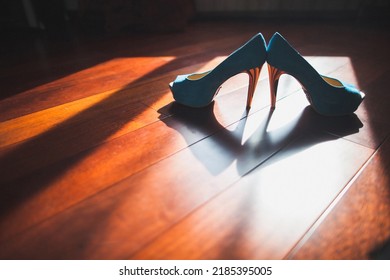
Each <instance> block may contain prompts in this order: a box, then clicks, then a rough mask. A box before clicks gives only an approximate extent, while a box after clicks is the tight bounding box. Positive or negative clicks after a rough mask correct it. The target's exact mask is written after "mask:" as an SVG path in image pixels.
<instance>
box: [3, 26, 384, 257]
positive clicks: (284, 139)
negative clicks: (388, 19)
mask: <svg viewBox="0 0 390 280" xmlns="http://www.w3.org/2000/svg"><path fill="white" fill-rule="evenodd" d="M275 31H278V32H280V33H281V34H282V35H284V37H285V38H286V39H287V40H289V41H290V43H291V44H292V45H293V46H294V47H295V48H296V49H297V50H298V51H299V52H300V53H301V54H302V55H303V56H304V57H305V58H306V59H307V60H308V61H309V62H310V63H311V64H312V65H313V66H314V67H315V68H316V69H317V70H318V71H319V72H320V73H321V74H325V75H328V76H332V77H336V78H339V79H341V80H344V81H346V82H349V83H354V84H357V85H358V86H359V87H360V88H361V89H362V90H363V91H364V92H365V93H366V99H365V100H364V102H363V103H362V105H361V106H360V108H359V109H358V110H357V111H356V114H354V115H350V116H345V117H322V116H319V115H318V114H316V113H315V112H314V111H313V110H312V109H311V108H310V106H309V103H308V102H307V100H306V98H305V95H304V93H303V91H302V89H301V87H300V85H299V83H297V81H296V80H295V79H294V78H292V77H289V76H287V75H284V76H282V78H281V80H280V82H279V89H278V99H277V103H276V109H275V110H274V111H270V96H269V85H268V78H267V75H268V73H267V67H263V70H262V72H261V75H260V79H259V83H258V86H257V89H256V92H255V96H254V99H253V103H252V108H251V110H250V111H249V112H247V111H246V110H245V105H246V91H247V86H248V76H247V75H246V74H244V73H243V74H239V75H237V76H235V77H233V78H231V79H230V80H228V81H226V83H225V84H224V85H223V87H222V89H221V91H220V92H219V94H218V96H217V98H216V99H215V102H213V103H212V104H211V105H210V106H209V107H207V108H203V109H189V108H186V107H183V106H180V105H178V104H176V103H175V102H174V101H173V98H172V95H171V93H170V91H169V87H168V83H169V82H171V81H172V80H174V78H175V77H176V75H178V74H183V73H192V72H196V71H203V70H208V69H211V68H213V67H214V66H215V65H217V64H218V63H219V62H220V61H222V60H223V59H224V58H225V57H226V56H227V55H229V53H230V52H232V51H233V50H235V49H236V48H237V47H239V46H240V45H241V44H242V43H244V42H245V41H247V40H248V39H249V38H251V37H252V36H253V35H254V34H255V33H257V32H262V33H263V35H264V37H265V38H266V40H269V38H270V37H271V36H272V34H273V33H274V32H275ZM389 43H390V34H389V32H388V31H386V28H380V27H376V26H365V25H364V24H363V23H359V22H356V23H348V24H344V23H335V22H333V23H329V22H326V23H324V22H323V23H315V22H310V23H304V22H302V23H285V24H284V23H264V22H196V23H192V24H191V25H190V26H189V27H188V29H187V31H185V32H182V33H168V34H117V35H113V36H107V37H104V38H89V39H83V40H82V39H74V40H70V41H66V42H46V41H45V40H41V39H38V38H30V39H29V41H28V43H25V44H22V43H20V44H19V43H18V44H16V45H14V46H13V47H12V48H11V47H8V48H7V47H5V48H4V51H3V55H2V59H1V61H0V65H1V71H0V85H1V90H0V92H1V100H0V172H1V176H0V185H1V188H0V258H1V259H259V258H262V259H284V258H287V259H366V258H384V257H385V258H386V256H387V258H388V257H389V256H388V254H389V249H388V248H389V242H390V241H389V240H390V139H389V133H390V125H389V116H390V113H389V112H390V93H389V88H390V87H389V82H390V80H389V77H390V76H389V75H390V65H389V58H390V52H389V51H388V46H389Z"/></svg>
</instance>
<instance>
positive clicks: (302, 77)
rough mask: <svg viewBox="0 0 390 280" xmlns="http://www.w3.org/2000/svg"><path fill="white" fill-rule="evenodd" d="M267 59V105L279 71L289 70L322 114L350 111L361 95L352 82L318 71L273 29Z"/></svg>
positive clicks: (314, 107)
mask: <svg viewBox="0 0 390 280" xmlns="http://www.w3.org/2000/svg"><path fill="white" fill-rule="evenodd" d="M267 63H268V65H269V66H268V67H269V76H270V77H269V79H270V88H271V106H274V105H275V100H276V91H277V87H278V81H279V78H280V76H281V75H282V74H289V75H291V76H293V77H294V78H296V79H297V80H298V82H299V83H300V84H301V85H302V88H303V90H304V92H305V93H306V96H307V99H308V101H309V102H310V104H311V106H312V107H313V109H314V110H315V111H317V112H318V113H319V114H322V115H326V116H337V115H346V114H351V113H353V112H354V111H355V110H356V109H357V108H358V107H359V105H360V104H361V102H362V101H363V99H364V93H363V92H361V91H360V90H358V89H357V88H356V87H355V86H352V85H347V84H344V83H343V82H341V81H339V80H337V79H334V78H331V77H326V76H323V75H320V74H319V73H318V72H317V71H316V70H315V69H314V68H313V67H312V66H311V65H310V64H309V63H308V62H307V61H306V60H305V59H304V58H303V57H302V56H301V55H300V54H299V53H298V52H297V51H296V50H295V49H294V48H293V47H292V46H291V45H290V44H289V43H288V42H287V41H286V39H284V38H283V37H282V35H280V34H279V33H275V34H274V35H273V36H272V38H271V40H270V42H269V44H268V48H267Z"/></svg>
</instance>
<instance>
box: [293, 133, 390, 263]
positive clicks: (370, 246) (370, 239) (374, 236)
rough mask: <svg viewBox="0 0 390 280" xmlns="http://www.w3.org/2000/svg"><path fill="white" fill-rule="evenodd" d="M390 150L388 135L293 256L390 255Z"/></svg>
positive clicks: (388, 256) (345, 256)
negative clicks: (389, 155)
mask: <svg viewBox="0 0 390 280" xmlns="http://www.w3.org/2000/svg"><path fill="white" fill-rule="evenodd" d="M389 153H390V141H389V139H387V141H385V142H384V143H383V145H382V146H381V147H380V148H379V150H378V151H377V153H375V155H374V156H373V157H372V159H371V160H370V161H369V163H368V165H367V167H366V168H365V169H364V170H363V171H362V172H361V173H360V174H359V176H358V177H357V178H356V180H354V182H353V183H352V184H351V186H349V188H348V189H347V190H346V193H345V195H343V196H342V197H341V198H340V201H338V203H337V204H335V205H334V207H333V208H331V209H330V211H329V213H326V215H324V217H322V218H321V219H320V220H319V222H317V224H316V225H315V226H314V227H313V229H312V230H311V231H310V232H309V233H308V234H307V236H305V237H304V238H303V239H302V240H301V242H300V243H299V244H298V245H297V246H296V248H294V250H293V251H292V252H291V253H290V254H289V256H288V257H289V258H291V259H387V260H388V259H389V258H390V249H389V240H390V203H389V199H390V188H389V186H390V182H389V177H388V174H389V171H390V170H389V169H390V161H389V157H388V156H387V155H388V154H389ZM367 213H372V214H370V215H367Z"/></svg>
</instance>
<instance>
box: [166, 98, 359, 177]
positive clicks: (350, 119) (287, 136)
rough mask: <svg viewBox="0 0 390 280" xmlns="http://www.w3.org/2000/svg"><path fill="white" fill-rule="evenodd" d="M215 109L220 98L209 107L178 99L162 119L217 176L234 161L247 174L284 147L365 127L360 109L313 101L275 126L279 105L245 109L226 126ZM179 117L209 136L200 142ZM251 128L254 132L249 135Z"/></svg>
mask: <svg viewBox="0 0 390 280" xmlns="http://www.w3.org/2000/svg"><path fill="white" fill-rule="evenodd" d="M214 110H215V102H212V103H211V104H210V105H209V106H207V107H204V108H189V107H186V106H182V105H180V104H178V103H176V102H172V103H171V104H168V105H167V106H165V107H163V108H161V109H160V110H159V112H164V113H166V112H168V113H169V114H171V115H172V117H171V118H164V117H162V118H161V120H162V121H163V122H164V123H165V124H166V125H167V126H169V127H170V128H172V129H176V130H177V131H178V132H179V133H181V134H182V136H183V138H184V139H185V140H186V142H187V144H188V147H189V149H190V150H191V152H192V153H193V154H194V155H195V157H196V158H197V159H198V160H199V161H200V162H201V163H202V164H203V165H204V166H205V167H206V168H207V170H208V171H209V172H210V173H211V174H213V175H214V176H217V175H218V174H220V173H222V172H223V171H225V170H226V169H227V168H228V167H229V166H230V165H231V164H233V163H235V164H236V168H237V172H238V174H239V176H245V175H246V174H247V173H249V172H250V171H251V170H253V169H255V168H257V167H258V166H260V165H261V164H262V163H264V162H265V161H267V160H268V159H269V158H271V157H272V156H273V155H275V154H276V153H278V152H279V151H280V150H282V149H287V152H288V153H287V154H288V155H293V154H294V152H299V151H301V150H303V149H306V148H309V147H311V146H313V145H316V144H318V143H321V142H325V141H332V140H335V139H337V138H341V137H345V136H347V135H350V134H354V133H357V132H358V131H359V129H360V128H362V127H363V123H362V122H361V121H360V120H359V118H358V117H357V116H356V115H355V114H352V115H348V116H341V117H324V116H321V115H319V114H317V113H316V112H314V111H313V110H312V108H311V107H310V106H307V107H305V109H304V110H303V111H302V112H301V113H300V114H298V115H295V116H294V118H293V119H291V120H290V121H289V122H288V124H285V125H284V126H282V127H279V128H276V129H272V130H269V128H270V127H269V125H270V123H271V122H272V120H273V115H274V111H273V110H267V109H263V110H260V111H258V112H255V113H253V114H251V115H248V113H247V112H246V111H244V112H243V114H242V117H241V118H240V119H239V120H238V121H237V122H235V123H233V124H231V125H228V126H226V127H225V126H223V125H222V124H221V123H219V121H218V120H217V117H216V115H215V114H214ZM162 116H163V115H162ZM164 116H165V115H164ZM175 122H180V123H181V124H184V126H185V127H186V131H188V130H190V131H192V132H194V133H195V132H196V133H199V134H201V135H205V137H204V138H202V139H199V140H198V141H195V142H194V138H193V137H192V136H191V135H189V134H188V133H186V132H183V130H182V129H181V128H180V126H178V125H177V124H175ZM254 126H256V127H255V128H254ZM248 131H249V134H250V136H247V134H248ZM310 133H311V134H316V137H306V138H305V139H301V140H300V141H299V142H298V143H296V144H295V145H293V146H294V147H291V145H290V146H289V144H290V143H291V142H293V141H295V140H296V139H298V138H300V137H303V135H308V134H310Z"/></svg>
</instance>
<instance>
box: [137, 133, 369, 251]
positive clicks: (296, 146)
mask: <svg viewBox="0 0 390 280" xmlns="http://www.w3.org/2000/svg"><path fill="white" fill-rule="evenodd" d="M371 153H372V150H370V149H367V148H365V147H363V146H360V145H356V144H352V143H350V142H348V141H344V140H342V139H339V140H336V139H334V138H332V137H330V136H328V135H324V134H313V135H310V134H309V135H304V136H302V137H301V138H299V139H298V140H296V141H294V143H292V144H291V145H288V146H287V147H286V148H284V149H283V150H282V151H280V152H279V153H278V154H277V155H275V156H274V157H272V158H271V159H270V160H268V161H267V162H266V163H265V164H264V165H262V166H259V167H258V168H256V169H255V170H253V171H252V172H251V173H249V174H248V175H247V176H245V177H243V178H242V179H241V180H240V181H239V182H237V183H236V184H234V185H233V186H232V187H231V188H229V189H227V190H226V191H225V192H224V193H222V194H221V195H219V196H218V197H217V198H215V199H214V200H213V201H211V202H209V203H208V204H207V205H205V206H203V207H201V208H200V209H199V210H197V211H195V212H193V213H192V214H191V215H189V216H188V217H186V218H185V219H183V220H182V221H181V222H180V223H178V224H177V225H175V226H174V227H173V228H172V229H171V230H169V231H167V232H165V233H164V234H162V235H161V236H160V238H157V239H156V240H154V241H153V242H152V243H151V244H149V245H148V246H147V247H146V248H145V249H143V250H141V251H139V252H138V253H137V254H136V255H134V256H133V258H136V259H264V258H265V259H281V258H283V257H284V256H285V255H286V254H287V253H288V251H289V249H290V248H292V247H293V246H294V245H295V243H296V242H297V241H298V240H299V239H300V238H301V237H302V236H303V235H304V234H305V232H306V231H307V230H308V229H309V228H310V226H311V225H312V224H313V223H314V222H315V221H316V220H317V218H318V217H319V215H321V213H322V212H323V211H324V210H325V209H326V208H327V207H328V205H329V203H330V202H331V201H332V200H333V199H334V198H335V197H336V196H337V194H338V193H339V192H340V191H341V190H342V188H343V186H344V185H345V184H346V183H348V181H349V180H350V179H351V178H352V177H353V176H354V174H355V173H356V171H357V170H359V168H360V167H361V165H362V164H363V163H364V162H365V160H367V158H368V157H369V156H370V154H371ZM358 154H359V155H358ZM317 158H321V160H319V161H318V160H316V159H317Z"/></svg>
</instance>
